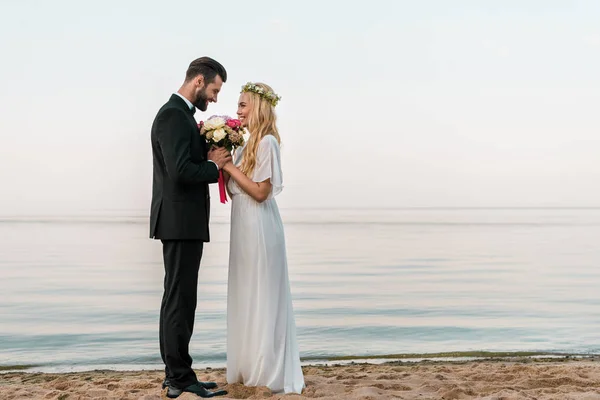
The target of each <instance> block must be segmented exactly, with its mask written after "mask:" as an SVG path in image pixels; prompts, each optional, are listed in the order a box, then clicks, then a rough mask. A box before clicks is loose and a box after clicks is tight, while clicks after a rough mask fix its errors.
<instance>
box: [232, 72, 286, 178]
mask: <svg viewBox="0 0 600 400" xmlns="http://www.w3.org/2000/svg"><path fill="white" fill-rule="evenodd" d="M254 85H256V86H258V87H261V88H263V89H264V90H265V91H266V92H271V93H274V92H273V89H272V88H271V87H270V86H269V85H267V84H264V83H260V82H256V83H255V84H254ZM244 93H246V94H248V104H249V105H250V115H249V116H248V125H247V127H248V131H249V132H250V139H248V143H247V144H246V148H245V149H244V158H243V159H242V164H241V165H240V170H241V171H242V172H243V173H244V174H245V175H246V176H250V175H251V174H252V172H253V171H254V167H256V154H257V153H258V145H259V144H260V141H261V140H262V138H264V137H265V136H267V135H273V136H274V137H275V139H277V143H281V138H280V137H279V131H278V130H277V116H276V115H275V107H273V105H272V104H271V102H270V101H268V100H267V99H265V98H264V97H261V96H260V95H259V94H258V93H254V92H250V91H248V92H244Z"/></svg>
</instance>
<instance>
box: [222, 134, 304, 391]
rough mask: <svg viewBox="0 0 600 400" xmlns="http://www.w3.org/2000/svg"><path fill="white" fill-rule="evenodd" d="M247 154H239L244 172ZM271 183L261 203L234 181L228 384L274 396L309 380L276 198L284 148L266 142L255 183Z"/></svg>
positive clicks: (269, 140)
mask: <svg viewBox="0 0 600 400" xmlns="http://www.w3.org/2000/svg"><path fill="white" fill-rule="evenodd" d="M243 152H244V148H239V149H237V150H236V152H235V153H234V163H235V165H237V166H239V165H240V163H241V160H242V157H243ZM269 178H270V179H271V184H272V191H271V193H270V194H269V197H268V198H267V200H265V201H264V202H262V203H258V202H257V201H255V200H254V199H252V197H250V196H249V195H247V194H246V193H245V192H244V191H243V190H242V189H241V188H240V187H239V186H238V185H237V184H236V183H235V182H234V180H233V179H230V180H229V183H228V189H229V191H230V192H231V204H232V205H231V240H230V250H229V279H228V287H227V382H228V383H236V382H240V383H243V384H244V385H246V386H267V387H269V389H271V390H272V391H273V392H275V393H281V392H283V393H301V392H302V389H303V388H304V376H303V375H302V368H301V366H300V356H299V352H298V344H297V341H296V323H295V320H294V311H293V308H292V296H291V291H290V283H289V278H288V268H287V256H286V249H285V237H284V230H283V223H282V221H281V217H280V215H279V208H278V207H277V203H276V201H275V198H274V196H276V195H277V194H279V193H280V192H281V190H282V188H283V186H282V183H283V179H282V173H281V157H280V152H279V143H278V142H277V139H275V137H274V136H272V135H267V136H266V137H264V138H263V139H262V140H261V142H260V144H259V149H258V152H257V158H256V167H255V169H254V172H253V174H252V180H253V181H254V182H262V181H264V180H266V179H269Z"/></svg>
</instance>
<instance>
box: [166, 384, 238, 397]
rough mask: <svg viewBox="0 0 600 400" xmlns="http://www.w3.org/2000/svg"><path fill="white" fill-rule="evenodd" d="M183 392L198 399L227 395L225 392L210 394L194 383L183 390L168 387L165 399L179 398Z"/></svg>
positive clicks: (219, 391)
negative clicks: (191, 394)
mask: <svg viewBox="0 0 600 400" xmlns="http://www.w3.org/2000/svg"><path fill="white" fill-rule="evenodd" d="M183 392H188V393H194V394H195V395H197V396H200V397H216V396H225V395H226V394H227V391H226V390H217V391H215V392H211V391H209V390H206V389H205V388H204V387H203V386H201V385H200V384H199V383H194V384H193V385H190V386H188V387H186V388H185V389H177V388H176V387H173V386H169V389H167V397H168V398H170V399H174V398H176V397H179V396H180V395H181V393H183Z"/></svg>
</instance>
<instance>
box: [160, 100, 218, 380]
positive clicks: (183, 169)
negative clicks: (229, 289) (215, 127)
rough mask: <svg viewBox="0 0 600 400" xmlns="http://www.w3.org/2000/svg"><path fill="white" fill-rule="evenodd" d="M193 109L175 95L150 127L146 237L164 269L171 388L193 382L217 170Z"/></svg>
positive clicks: (165, 349)
mask: <svg viewBox="0 0 600 400" xmlns="http://www.w3.org/2000/svg"><path fill="white" fill-rule="evenodd" d="M194 111H195V108H192V109H190V108H189V107H188V105H187V104H186V102H185V101H184V100H183V99H182V98H181V97H179V96H177V95H175V94H174V95H172V96H171V98H170V99H169V101H168V102H167V103H166V104H165V105H164V106H162V108H161V109H160V110H159V111H158V114H157V115H156V118H155V119H154V123H153V124H152V134H151V138H152V156H153V167H154V168H153V182H152V208H151V212H150V237H151V238H154V239H161V240H162V243H163V256H164V266H165V281H164V294H163V299H162V304H161V309H160V329H159V336H160V338H159V340H160V353H161V356H162V359H163V362H164V363H165V373H166V375H167V377H168V378H169V379H170V381H171V384H172V385H173V386H175V387H179V388H185V387H187V386H189V385H191V384H194V383H196V382H197V378H196V374H195V373H194V371H193V370H192V358H191V357H190V355H189V351H188V347H189V342H190V339H191V336H192V331H193V328H194V315H195V312H196V296H197V290H198V270H199V267H200V259H201V258H202V249H203V244H204V242H208V241H209V231H208V220H209V210H210V197H209V191H208V184H209V183H214V182H217V180H218V178H219V171H218V168H217V166H216V165H215V164H214V163H212V162H210V161H207V159H206V157H207V152H208V148H207V145H206V142H205V140H204V139H203V138H202V137H201V136H200V132H199V131H198V126H197V124H196V120H195V119H194V117H193V114H194Z"/></svg>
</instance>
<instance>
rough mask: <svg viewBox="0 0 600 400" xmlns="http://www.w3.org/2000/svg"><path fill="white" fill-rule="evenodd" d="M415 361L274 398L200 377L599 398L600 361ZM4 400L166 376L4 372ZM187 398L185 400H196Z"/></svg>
mask: <svg viewBox="0 0 600 400" xmlns="http://www.w3.org/2000/svg"><path fill="white" fill-rule="evenodd" d="M434 359H436V358H435V357H430V358H427V359H424V360H421V361H417V362H407V361H406V360H407V359H399V360H390V359H386V360H385V361H384V362H383V363H380V364H371V363H367V362H359V363H355V362H350V363H347V362H345V361H342V362H334V363H331V362H329V363H327V364H319V365H306V366H303V372H304V377H305V382H306V388H305V389H304V391H303V392H302V394H301V395H298V394H287V395H283V394H273V393H271V391H270V390H269V389H268V388H266V387H246V386H243V385H241V384H239V383H234V384H227V382H226V378H225V369H224V368H216V369H215V368H210V367H209V368H205V369H198V368H196V369H195V371H196V373H197V375H198V378H199V379H201V380H211V381H215V382H217V384H218V385H219V388H221V389H226V390H227V391H228V392H229V394H228V395H227V396H224V397H220V399H223V400H225V399H281V400H287V399H293V400H301V399H313V398H321V399H329V400H368V399H370V400H373V399H382V400H387V399H390V400H391V399H398V398H402V399H410V400H412V399H414V400H416V399H420V400H423V399H444V400H463V399H488V400H498V399H502V400H519V399H531V398H536V399H539V400H550V399H571V400H597V399H600V356H598V355H594V356H587V357H573V356H563V357H553V358H544V357H536V356H533V357H530V356H525V357H524V356H520V357H519V356H517V357H489V358H485V359H483V358H482V359H476V360H465V359H464V358H459V361H449V360H448V359H443V360H441V361H434ZM1 376H2V382H1V383H0V398H2V399H3V400H16V399H22V398H27V399H32V400H38V399H39V400H41V399H53V400H71V399H122V400H162V399H165V391H164V390H161V383H162V379H163V377H164V372H163V371H162V370H145V371H114V370H95V371H88V372H71V373H29V372H25V371H17V372H11V373H5V374H3V375H1ZM197 398H198V397H196V396H195V395H191V394H187V393H186V394H183V395H182V396H180V397H179V399H180V400H194V399H197Z"/></svg>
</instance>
